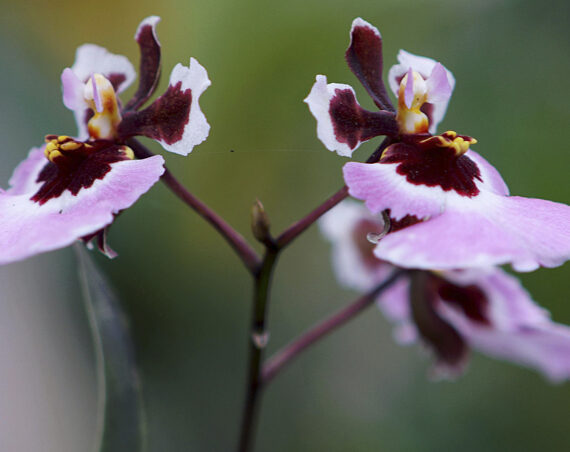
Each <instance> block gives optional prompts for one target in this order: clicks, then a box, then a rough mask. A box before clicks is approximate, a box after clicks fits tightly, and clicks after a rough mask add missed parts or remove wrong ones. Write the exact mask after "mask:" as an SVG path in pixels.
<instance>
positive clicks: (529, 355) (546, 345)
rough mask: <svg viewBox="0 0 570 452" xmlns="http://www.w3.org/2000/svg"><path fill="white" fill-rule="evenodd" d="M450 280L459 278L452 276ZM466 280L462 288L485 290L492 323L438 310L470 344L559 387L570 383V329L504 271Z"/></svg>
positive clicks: (451, 308) (445, 308) (446, 306)
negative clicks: (560, 383)
mask: <svg viewBox="0 0 570 452" xmlns="http://www.w3.org/2000/svg"><path fill="white" fill-rule="evenodd" d="M446 276H447V277H451V278H452V279H453V278H456V275H454V274H451V273H448V274H446ZM463 279H464V280H463V283H464V284H477V285H478V286H479V287H481V288H482V289H483V290H484V291H485V293H486V296H487V299H488V301H489V309H488V312H489V317H490V322H491V324H490V325H482V324H480V323H477V322H473V321H472V320H470V319H469V318H468V317H466V316H465V315H463V313H462V312H461V311H460V310H458V309H457V308H456V307H455V306H453V304H449V303H446V302H443V301H442V302H441V303H440V304H439V305H438V307H437V310H438V313H439V314H440V315H441V316H442V317H443V318H445V319H446V320H447V321H448V322H449V323H450V324H451V325H453V327H454V328H455V329H457V331H459V333H460V334H461V335H462V336H463V337H464V338H465V339H466V340H467V342H468V343H469V345H471V346H472V347H473V348H476V349H478V350H479V351H481V352H483V353H486V354H488V355H490V356H493V357H496V358H499V359H506V360H508V361H512V362H515V363H518V364H521V365H525V366H529V367H534V368H536V369H538V370H539V371H541V372H542V373H543V374H545V375H546V376H547V378H549V379H550V380H552V381H555V382H556V381H563V380H567V379H568V378H570V328H569V327H567V326H565V325H560V324H557V323H554V322H552V321H551V320H550V317H549V315H548V312H547V311H545V310H544V309H542V308H541V307H540V306H538V305H537V304H535V303H534V302H533V301H532V299H531V298H530V296H529V294H528V292H527V291H526V290H525V289H524V288H523V287H522V286H521V284H520V282H519V281H518V280H517V279H516V278H514V277H513V276H511V275H508V274H507V273H506V272H504V271H503V270H501V269H495V270H493V271H488V272H486V273H481V274H480V275H477V274H476V273H475V274H474V275H468V276H467V278H466V279H465V278H463Z"/></svg>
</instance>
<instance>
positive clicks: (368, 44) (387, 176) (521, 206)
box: [305, 19, 570, 271]
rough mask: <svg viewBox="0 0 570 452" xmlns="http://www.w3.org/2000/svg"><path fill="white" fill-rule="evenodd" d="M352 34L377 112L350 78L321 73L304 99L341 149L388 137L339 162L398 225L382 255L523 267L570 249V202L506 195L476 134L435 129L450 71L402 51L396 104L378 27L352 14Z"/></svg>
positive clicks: (423, 263) (558, 258)
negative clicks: (372, 149) (366, 155)
mask: <svg viewBox="0 0 570 452" xmlns="http://www.w3.org/2000/svg"><path fill="white" fill-rule="evenodd" d="M350 36H351V41H350V45H349V48H348V50H347V52H346V59H347V62H348V65H349V67H350V69H351V70H352V71H353V72H354V74H355V75H356V76H357V77H358V79H359V80H360V82H361V83H362V84H363V85H364V87H365V88H366V90H367V91H368V93H369V94H370V95H371V96H372V99H373V101H374V102H375V104H376V105H377V106H378V107H379V108H380V111H379V112H370V111H367V110H365V109H363V108H362V107H360V105H359V104H358V102H357V100H356V97H355V94H354V90H353V89H352V88H351V87H350V86H348V85H341V84H327V80H326V77H325V76H323V75H319V76H317V81H316V83H315V84H314V85H313V88H312V89H311V92H310V94H309V96H308V97H307V98H306V99H305V102H307V104H308V105H309V109H310V111H311V113H312V114H313V115H314V116H315V118H316V119H317V135H318V137H319V139H320V140H321V141H322V142H323V144H324V145H325V146H326V147H327V148H328V149H329V150H332V151H336V152H337V153H338V154H340V155H343V156H351V155H352V152H353V151H354V150H355V149H356V148H357V147H358V146H359V145H360V144H361V143H362V142H364V141H367V140H369V139H371V138H373V137H375V136H378V135H386V136H387V137H388V139H389V141H388V143H389V145H388V146H387V148H386V149H385V150H384V151H383V153H382V155H381V158H380V160H379V161H378V162H375V163H369V164H368V163H357V162H350V163H347V164H346V165H345V166H344V168H343V173H344V180H345V182H346V184H347V186H348V188H349V194H350V195H351V196H353V197H355V198H358V199H361V200H364V201H365V202H366V206H367V207H368V208H369V210H370V211H371V212H372V213H379V212H385V213H387V214H388V215H389V217H390V218H391V220H392V223H393V224H394V225H396V224H397V223H399V225H400V226H398V227H393V228H391V230H390V233H389V234H388V235H387V236H386V237H385V238H384V239H382V240H380V241H379V242H378V245H377V247H376V249H375V253H376V256H377V257H378V258H380V259H383V260H386V261H389V262H391V263H393V264H395V265H398V266H401V267H406V268H421V269H433V268H439V269H454V268H471V267H485V266H494V265H501V264H506V263H510V264H512V266H513V268H514V269H515V270H517V271H531V270H534V269H536V268H537V267H539V266H546V267H554V266H557V265H561V264H562V263H563V262H564V261H566V260H567V259H568V258H570V228H568V224H570V207H568V206H567V205H564V204H559V203H555V202H550V201H544V200H540V199H529V198H522V197H516V196H509V191H508V188H507V185H506V184H505V182H504V181H503V179H502V178H501V176H500V174H499V173H498V171H497V170H496V169H495V168H494V167H493V166H492V165H490V164H489V163H488V162H487V161H486V160H485V159H484V158H483V157H481V156H480V155H479V154H477V153H476V152H474V151H472V150H471V149H470V146H471V145H474V144H475V143H476V140H475V139H474V138H471V137H469V136H467V135H460V134H458V133H456V132H454V131H447V132H445V133H443V134H440V135H433V134H434V133H435V128H436V126H437V124H438V123H439V122H440V121H441V119H442V118H443V115H444V114H445V110H446V108H447V103H448V102H449V99H450V97H451V93H452V91H453V88H454V87H455V79H454V77H453V75H452V74H451V72H450V71H449V70H447V69H446V68H445V67H444V66H443V65H441V64H440V63H437V62H435V61H434V60H431V59H429V58H425V57H419V56H416V55H413V54H410V53H407V52H405V51H401V52H400V54H399V56H398V59H399V64H398V65H396V66H394V67H392V68H391V69H390V71H389V73H388V75H389V80H390V86H391V88H392V91H393V92H394V94H395V95H396V96H397V98H398V109H397V111H396V110H395V109H394V108H393V106H392V104H391V102H390V99H389V98H388V95H387V92H386V89H385V87H384V84H383V82H382V67H383V62H382V38H381V35H380V32H379V31H378V30H377V29H376V28H375V27H373V26H372V25H370V24H369V23H367V22H365V21H364V20H362V19H356V20H354V22H353V24H352V29H351V32H350ZM402 222H403V223H402ZM402 225H404V227H402Z"/></svg>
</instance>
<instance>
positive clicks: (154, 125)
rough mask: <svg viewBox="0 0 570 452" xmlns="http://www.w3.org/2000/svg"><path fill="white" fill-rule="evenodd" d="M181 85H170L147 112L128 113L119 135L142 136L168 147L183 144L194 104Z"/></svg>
mask: <svg viewBox="0 0 570 452" xmlns="http://www.w3.org/2000/svg"><path fill="white" fill-rule="evenodd" d="M181 86H182V82H178V83H177V84H176V85H174V86H169V87H168V89H167V90H166V92H165V93H164V94H163V95H162V96H160V97H159V98H158V99H156V100H155V101H154V102H153V103H152V104H151V105H149V106H148V107H147V108H145V109H144V110H141V111H138V112H135V111H131V112H128V113H126V114H125V116H124V117H123V120H122V121H121V123H120V124H119V128H118V129H119V135H120V136H121V137H123V138H128V137H132V136H134V135H143V136H145V137H148V138H152V139H154V140H160V141H163V142H165V143H166V144H173V143H176V142H177V141H180V140H181V139H182V136H183V134H184V127H185V126H186V124H188V121H189V119H190V106H191V104H192V90H191V89H187V90H184V91H182V90H181V89H180V88H181Z"/></svg>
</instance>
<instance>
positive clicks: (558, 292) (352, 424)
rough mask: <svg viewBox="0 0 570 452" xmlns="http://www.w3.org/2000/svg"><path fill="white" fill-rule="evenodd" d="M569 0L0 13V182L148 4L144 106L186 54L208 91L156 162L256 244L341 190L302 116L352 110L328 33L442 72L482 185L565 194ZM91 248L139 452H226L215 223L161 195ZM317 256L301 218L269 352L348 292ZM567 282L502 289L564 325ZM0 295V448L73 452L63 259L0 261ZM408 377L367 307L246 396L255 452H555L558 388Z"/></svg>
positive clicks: (565, 436) (75, 403)
mask: <svg viewBox="0 0 570 452" xmlns="http://www.w3.org/2000/svg"><path fill="white" fill-rule="evenodd" d="M569 5H570V4H569V3H567V2H563V1H552V2H548V3H547V4H546V3H544V2H536V1H531V0H526V1H507V0H481V1H475V2H473V1H468V0H455V1H454V0H447V1H427V0H426V1H423V0H416V1H408V2H401V1H397V0H385V1H378V2H370V1H365V0H352V1H338V0H328V1H317V0H302V1H300V0H290V1H288V2H267V1H260V0H256V1H253V0H244V1H239V2H237V1H236V2H232V1H230V0H225V1H218V0H212V1H210V2H198V1H188V0H187V1H182V0H163V1H162V2H161V3H160V6H157V4H156V2H153V1H150V0H138V1H135V0H128V1H123V0H113V1H110V0H99V1H97V2H73V1H71V0H54V1H50V2H40V1H36V2H27V1H22V2H12V1H6V0H1V1H0V6H1V11H2V13H1V18H0V25H1V26H0V51H1V53H2V59H1V61H2V63H1V65H2V70H1V71H0V82H1V85H0V86H1V96H2V103H1V104H0V133H1V138H2V165H1V166H0V186H2V187H6V186H7V181H8V178H9V176H10V174H11V171H12V169H13V168H14V167H15V165H16V164H17V162H19V161H20V160H21V159H22V158H23V157H24V156H25V155H26V154H27V152H28V149H29V148H30V147H32V146H36V145H39V144H41V143H42V139H43V136H44V135H45V134H48V133H56V134H74V133H75V125H74V122H73V117H72V115H71V114H70V112H68V111H67V110H66V109H65V108H64V106H63V104H62V102H61V92H60V86H59V75H60V73H61V71H62V69H63V68H64V67H66V66H70V65H71V64H72V63H73V59H74V52H75V48H76V47H77V46H79V45H80V44H82V43H85V42H93V43H97V44H99V45H102V46H105V47H107V48H108V49H109V50H110V51H112V52H115V53H120V54H124V55H127V56H128V57H129V58H130V59H131V61H132V62H133V63H134V64H135V65H136V66H137V65H138V48H137V46H136V44H135V42H134V41H133V39H132V37H133V34H134V32H135V30H136V27H137V25H138V23H139V21H140V20H141V19H142V18H144V17H146V16H148V15H151V14H156V15H160V16H161V17H162V22H161V23H160V24H159V27H158V33H159V37H160V40H161V43H162V48H163V80H162V82H161V86H160V88H159V92H161V91H162V90H163V89H164V87H165V86H166V83H167V80H168V75H169V73H170V70H171V68H172V67H173V66H174V65H175V64H176V63H177V62H180V61H181V62H183V63H186V64H187V62H188V59H189V57H190V56H194V57H195V58H197V59H198V61H199V62H200V63H201V64H203V65H204V66H205V67H206V69H207V70H208V73H209V76H210V78H211V80H212V86H211V87H210V88H209V89H208V90H207V91H206V93H205V94H204V95H203V97H202V98H201V101H200V102H201V105H202V109H203V111H204V112H205V114H206V115H207V118H208V121H209V122H210V124H211V126H212V129H211V133H210V137H209V138H208V140H207V141H206V142H205V143H203V144H202V145H200V146H198V147H197V148H196V149H195V150H194V152H193V153H192V154H191V155H190V156H188V157H187V158H183V157H178V156H176V155H167V156H165V157H166V159H167V163H168V165H169V167H170V168H171V170H172V171H173V172H174V173H175V174H176V175H177V176H179V177H180V178H181V179H182V180H183V181H184V182H185V183H186V184H187V186H188V187H189V189H190V190H191V191H192V192H193V193H195V194H196V195H197V196H199V197H200V198H201V199H202V200H204V201H205V202H207V203H208V204H209V205H210V206H212V207H213V208H214V209H215V210H217V211H218V212H219V213H220V214H222V215H223V216H224V217H225V218H226V219H227V220H228V221H229V222H230V223H231V224H232V225H234V226H235V227H236V228H237V229H238V230H239V231H241V232H242V233H243V234H244V235H246V237H248V238H251V234H250V233H249V209H250V206H251V204H252V202H253V201H254V199H255V198H256V197H258V198H259V199H260V200H262V202H263V203H264V205H265V207H266V209H267V211H268V213H269V215H270V217H271V220H272V224H273V229H274V231H275V232H279V231H281V230H282V229H283V228H284V227H286V226H287V225H289V224H290V223H291V222H292V221H294V220H296V219H298V218H300V217H301V216H302V215H304V214H305V213H307V212H308V211H309V210H311V209H312V208H313V207H314V206H316V205H317V204H318V203H320V202H321V201H322V200H323V199H324V198H325V197H328V196H329V195H330V194H332V193H333V192H334V191H336V189H337V188H338V187H339V186H340V185H341V184H342V180H341V173H340V169H341V167H342V165H343V164H344V163H345V162H346V159H343V158H341V157H338V156H336V155H335V154H333V153H330V152H328V151H326V149H325V148H324V147H323V146H322V145H321V143H320V142H319V141H318V140H317V138H316V134H315V121H314V119H313V118H312V117H311V115H310V113H309V111H308V109H307V107H306V105H305V104H303V103H302V99H303V98H304V97H305V96H306V95H307V94H308V92H309V89H310V87H311V85H312V83H313V81H314V77H315V75H316V74H326V75H327V76H328V78H329V81H331V82H339V83H349V84H351V85H353V86H354V87H355V89H356V92H357V95H358V98H359V100H360V102H361V103H362V104H363V106H365V107H368V108H372V102H371V100H370V98H369V97H368V96H367V95H366V93H365V91H364V89H363V88H362V87H361V86H360V85H359V84H358V82H357V81H356V79H355V78H354V77H353V75H352V74H351V73H350V71H349V69H348V67H347V66H346V64H345V63H344V58H343V55H344V51H345V49H346V47H347V45H348V32H349V29H350V24H351V21H352V19H353V18H355V17H357V16H361V17H363V18H364V19H366V20H368V21H369V22H371V23H372V24H374V25H376V26H377V27H378V28H379V29H380V30H381V32H382V34H383V38H384V59H385V67H386V69H387V68H389V67H390V65H391V64H393V63H394V62H395V56H396V54H397V51H398V49H400V48H404V49H406V50H408V51H410V52H413V53H418V54H420V55H427V56H431V57H433V58H435V59H437V60H440V61H441V62H442V63H443V64H445V65H446V66H447V67H448V68H449V69H450V70H451V71H452V72H453V73H454V75H455V77H456V79H457V85H456V89H455V93H454V96H453V99H452V101H451V104H450V106H449V110H448V113H447V116H446V119H445V121H444V123H443V124H442V127H441V129H442V130H446V129H454V130H457V131H458V132H460V133H464V134H468V135H472V136H474V137H476V138H477V139H478V141H479V144H478V145H477V146H476V148H475V149H476V150H477V151H478V152H480V153H482V154H483V155H484V156H485V157H486V158H487V159H488V160H490V161H491V162H492V163H493V164H494V165H495V166H496V167H497V168H498V169H499V170H500V171H501V172H502V174H503V176H504V178H505V180H506V181H507V183H508V184H509V186H510V188H511V192H512V193H514V194H519V195H526V196H533V197H541V198H547V199H552V200H555V201H560V202H568V200H569V199H570V186H569V184H568V175H569V168H570V152H569V150H570V149H569V145H568V139H567V130H568V123H569V120H570V90H569V88H568V87H569V86H570V85H569V84H568V77H569V75H570V60H569V58H568V55H569V52H570V32H569V30H568V17H570V6H569ZM130 93H132V89H131V90H130V91H129V92H128V93H126V96H124V97H123V98H124V99H128V96H129V94H130ZM377 143H378V142H377V141H374V142H372V143H368V144H366V145H363V146H362V147H361V148H360V149H359V150H358V151H357V153H356V155H355V157H356V158H357V159H359V160H364V159H365V158H366V157H367V156H368V155H369V154H370V153H371V152H372V150H373V149H374V146H375V145H377ZM149 144H150V143H149ZM153 149H155V150H156V151H157V152H158V151H159V148H158V147H157V146H153ZM230 149H232V150H234V151H235V152H230ZM528 214H529V217H531V216H532V212H529V213H528ZM520 227H521V228H524V227H525V225H524V224H521V225H520ZM110 240H111V245H112V246H113V248H115V249H116V250H117V251H118V252H119V254H120V257H119V258H118V259H116V260H114V261H109V260H106V259H105V258H100V257H98V259H97V260H98V262H99V263H100V265H101V267H102V268H103V270H104V271H105V273H106V274H107V275H108V276H109V278H110V279H111V280H112V282H113V284H114V285H115V287H116V288H117V291H118V293H119V295H120V297H121V299H122V300H123V302H124V307H125V310H126V311H127V313H128V316H129V318H130V320H131V327H132V332H133V335H134V340H135V346H136V352H137V357H138V361H139V364H140V368H141V374H142V381H143V385H144V391H145V393H144V396H145V404H146V407H147V410H148V446H149V447H148V450H149V451H150V452H162V451H169V452H177V451H228V450H232V449H233V447H234V443H235V441H236V438H237V433H238V425H239V419H240V410H241V405H242V400H243V397H244V394H243V386H244V380H245V370H246V368H245V364H246V351H247V349H246V346H247V326H248V323H249V315H250V296H251V284H250V281H249V277H248V274H247V272H246V271H245V270H244V269H243V268H242V267H241V265H240V262H239V260H238V259H237V258H236V257H235V256H234V255H233V254H232V251H231V250H230V248H229V247H228V246H227V245H226V243H225V242H224V241H223V240H222V239H221V238H220V237H219V236H218V235H217V233H216V232H214V231H213V230H212V229H211V228H210V227H209V226H208V225H206V224H205V223H204V222H203V221H202V220H201V219H200V218H199V217H198V216H197V215H196V214H194V213H193V212H191V211H187V209H185V207H184V206H183V205H182V204H181V203H180V202H179V201H178V200H177V199H175V198H174V197H173V196H172V195H171V194H170V193H169V192H168V191H167V190H166V189H165V188H164V187H163V186H161V185H157V186H155V187H154V188H153V189H152V190H151V192H150V193H149V194H147V195H145V196H144V197H143V198H142V199H141V200H140V201H139V202H138V203H137V204H136V206H135V207H134V208H132V209H130V210H129V211H128V212H125V213H124V214H123V215H121V217H120V218H119V220H118V221H117V222H116V223H115V225H114V226H113V227H112V229H111V234H110ZM329 257H330V249H329V246H328V244H327V243H325V241H324V239H323V238H322V237H320V235H319V233H318V230H317V228H315V227H313V228H312V229H310V230H309V232H307V233H306V234H304V235H303V236H302V237H301V238H300V239H299V240H298V241H297V242H296V243H294V244H293V245H292V246H291V248H290V249H288V250H287V252H286V253H284V254H283V256H282V259H281V261H280V262H279V265H278V268H277V273H276V277H275V280H274V292H273V297H272V300H271V309H270V318H269V325H270V330H271V340H270V343H269V346H268V350H269V352H272V351H274V350H276V349H277V348H279V347H280V346H281V345H283V344H284V343H286V342H287V341H288V340H289V339H290V338H292V337H293V336H295V335H296V334H298V333H299V332H301V331H303V330H304V329H305V328H306V327H308V326H309V325H311V324H312V323H314V322H315V321H316V320H317V319H319V318H321V317H322V316H324V315H326V314H328V313H331V312H333V311H334V310H335V309H337V308H339V307H340V306H343V305H345V304H346V303H347V302H349V301H350V300H351V299H352V298H354V297H355V296H356V294H354V293H351V292H349V291H346V290H343V289H341V288H339V287H338V286H337V284H336V282H335V278H334V276H333V274H332V270H331V265H330V259H329ZM568 268H569V267H568V265H567V266H565V267H563V268H558V269H553V270H540V271H537V272H534V273H532V274H525V275H522V279H523V282H524V284H525V286H526V287H527V288H528V289H529V290H530V291H531V292H532V293H533V296H534V298H535V300H537V301H539V302H540V303H541V304H542V305H543V306H545V307H546V308H548V309H549V310H550V311H551V312H552V314H553V318H554V319H555V320H557V321H559V322H562V323H566V324H570V304H569V303H568V301H569V300H568V288H569V285H568V280H569V276H570V273H569V271H568ZM0 281H1V283H2V289H1V292H2V293H1V294H0V315H1V316H2V323H1V325H13V326H14V325H19V326H14V330H16V331H18V332H19V335H16V336H14V335H12V333H10V332H9V330H8V329H5V330H4V331H3V332H2V333H0V339H1V338H2V337H5V336H6V335H9V337H10V338H11V339H10V340H9V341H3V342H2V346H1V348H0V351H2V355H1V357H2V358H1V366H2V367H3V368H5V369H9V370H10V372H12V373H14V375H16V377H14V379H13V380H10V381H6V380H5V379H4V380H3V382H2V383H1V384H0V392H1V393H0V400H6V397H7V396H8V395H10V397H11V399H10V400H12V399H13V400H12V401H11V402H10V405H8V406H6V404H5V405H4V411H6V412H7V413H4V412H3V411H1V409H0V418H3V419H2V420H1V422H2V424H3V425H4V427H3V428H2V429H0V450H2V451H4V450H6V451H28V450H40V449H33V448H32V446H29V444H31V443H30V442H29V441H31V439H30V438H37V439H38V441H39V443H40V444H42V446H41V450H42V451H54V452H55V451H58V452H83V451H89V450H90V443H91V441H92V439H93V436H94V434H95V433H94V425H95V424H94V418H95V415H94V410H95V402H94V394H95V386H94V377H93V369H92V363H91V360H92V350H91V346H90V343H89V336H88V329H87V328H88V327H87V323H86V321H85V318H84V315H83V314H82V311H81V304H80V298H79V297H80V295H79V292H78V286H77V282H76V268H75V264H74V261H73V255H72V253H71V252H70V251H69V250H63V251H58V252H54V253H50V254H49V255H45V256H39V257H36V258H34V259H31V260H28V261H26V262H24V263H18V264H14V265H11V266H8V267H3V268H2V269H0ZM17 300H21V301H17ZM22 306H26V308H25V309H24V308H23V307H22ZM2 307H5V309H2ZM6 307H8V308H6ZM38 313H43V314H42V315H39V314H38ZM11 316H12V317H11ZM18 322H19V323H18ZM10 331H11V330H10ZM2 335H3V336H2ZM22 350H23V351H22ZM35 356H42V357H44V358H43V359H36V358H35ZM429 363H430V360H429V357H428V356H427V355H426V354H424V353H421V351H420V347H410V348H401V347H399V346H397V345H395V344H394V343H393V341H392V338H391V329H390V326H389V325H388V324H387V322H386V321H385V320H384V319H383V318H382V316H381V315H380V314H379V313H378V312H377V311H376V310H374V309H372V310H370V311H369V312H367V313H366V314H364V315H362V316H361V317H359V318H358V319H356V320H355V321H354V322H353V323H351V324H350V325H348V326H347V327H345V328H343V329H342V330H339V331H338V332H336V333H335V334H334V335H332V336H330V337H328V338H327V339H326V340H324V341H323V342H322V343H320V344H319V345H317V346H316V347H314V348H313V349H311V350H310V351H309V352H307V353H306V354H305V355H303V356H302V357H301V358H300V359H299V360H298V361H296V362H295V363H294V364H293V365H292V366H291V367H290V368H288V369H287V370H286V371H285V372H284V373H283V374H282V375H280V376H279V377H278V378H277V379H276V380H275V382H274V383H273V384H272V385H271V386H270V387H269V389H268V390H267V392H266V394H265V397H264V400H263V407H262V413H261V422H260V424H259V434H258V441H257V449H256V450H257V451H270V452H285V451H331V452H332V451H339V452H340V451H347V450H350V451H378V450H383V451H442V450H444V451H448V450H450V451H454V450H461V451H465V452H467V451H481V450H485V451H509V450H520V451H565V450H570V415H569V407H570V385H568V384H566V385H558V386H552V385H550V384H549V383H548V382H546V381H545V380H544V379H543V378H542V377H541V376H540V375H539V374H537V373H535V372H534V371H530V370H527V369H523V368H519V367H516V366H514V365H511V364H508V363H503V362H499V361H494V360H491V359H489V358H486V357H482V356H479V355H477V354H476V353H475V354H474V356H473V359H472V362H471V365H470V368H469V370H468V372H467V374H466V375H465V376H463V377H462V378H460V379H459V380H457V381H455V382H452V383H450V382H439V383H434V382H430V381H428V380H427V378H426V372H427V370H428V368H429ZM18 366H20V367H18ZM54 368H55V369H56V370H54ZM62 369H65V372H63V371H62ZM5 372H6V370H0V373H1V374H2V375H5ZM18 375H21V376H22V378H20V377H18ZM26 375H27V376H30V375H31V378H28V379H26V378H24V376H26ZM48 380H49V381H48ZM58 391H59V392H58ZM30 394H32V396H31V401H27V400H28V399H29V398H30V397H28V399H26V398H25V397H26V395H27V396H30ZM48 397H49V398H48ZM50 400H56V401H57V402H52V401H50ZM4 418H6V419H8V420H7V421H5V420H4ZM47 421H49V422H47ZM6 422H9V424H6ZM46 422H47V423H46ZM50 422H51V423H50ZM19 423H23V424H22V425H23V427H22V432H23V433H21V434H19V436H18V435H16V436H14V434H13V430H10V429H12V427H7V425H12V424H17V425H19ZM48 424H49V425H48ZM52 424H53V425H54V426H55V427H54V428H52V429H51V430H50V432H51V433H50V432H47V433H46V431H45V430H46V429H48V427H49V426H50V425H52ZM46 425H47V427H46ZM26 441H28V442H26ZM2 444H3V446H2Z"/></svg>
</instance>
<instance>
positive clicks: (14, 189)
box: [5, 145, 47, 195]
mask: <svg viewBox="0 0 570 452" xmlns="http://www.w3.org/2000/svg"><path fill="white" fill-rule="evenodd" d="M44 149H45V145H44V146H42V147H39V148H32V150H31V151H30V152H29V154H28V157H27V158H26V159H25V160H23V161H22V162H20V164H19V165H18V166H17V167H16V169H15V170H14V172H13V173H12V177H11V178H10V181H9V184H10V188H9V189H8V190H7V191H6V192H5V193H7V194H9V195H22V194H29V193H32V194H33V193H35V192H37V191H38V189H39V188H40V186H41V185H42V184H41V183H39V182H37V179H38V176H39V174H40V171H41V170H42V169H43V167H44V166H46V163H47V160H46V157H45V155H44Z"/></svg>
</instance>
